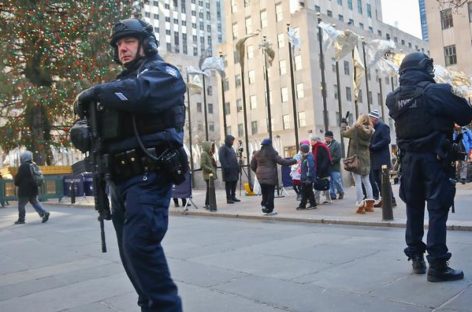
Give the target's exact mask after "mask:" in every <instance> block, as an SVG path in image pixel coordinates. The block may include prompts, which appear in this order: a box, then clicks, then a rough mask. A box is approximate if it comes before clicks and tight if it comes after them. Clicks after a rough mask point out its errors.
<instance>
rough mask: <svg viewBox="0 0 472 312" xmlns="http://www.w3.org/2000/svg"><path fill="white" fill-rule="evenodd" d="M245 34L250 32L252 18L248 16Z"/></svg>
mask: <svg viewBox="0 0 472 312" xmlns="http://www.w3.org/2000/svg"><path fill="white" fill-rule="evenodd" d="M245 25H246V34H251V33H252V19H251V18H250V17H246V22H245Z"/></svg>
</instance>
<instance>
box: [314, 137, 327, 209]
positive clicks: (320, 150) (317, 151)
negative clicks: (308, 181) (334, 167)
mask: <svg viewBox="0 0 472 312" xmlns="http://www.w3.org/2000/svg"><path fill="white" fill-rule="evenodd" d="M310 139H311V152H312V153H313V158H314V159H315V167H316V179H321V180H326V182H327V183H325V184H326V185H327V186H328V189H327V190H324V191H323V193H324V195H325V197H326V199H325V201H324V202H323V203H328V202H329V199H330V195H329V168H330V166H331V161H332V159H331V153H330V152H329V147H328V146H327V145H326V144H325V143H323V141H321V138H320V137H319V136H317V135H312V136H311V137H310ZM315 184H316V183H315ZM320 193H321V191H319V190H316V187H315V199H316V202H317V203H318V204H319V203H320V200H321V198H320V197H321V196H320Z"/></svg>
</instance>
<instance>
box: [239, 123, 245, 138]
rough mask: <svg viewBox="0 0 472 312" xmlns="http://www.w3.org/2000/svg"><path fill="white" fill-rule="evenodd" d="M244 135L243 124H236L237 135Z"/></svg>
mask: <svg viewBox="0 0 472 312" xmlns="http://www.w3.org/2000/svg"><path fill="white" fill-rule="evenodd" d="M243 136H244V128H243V124H241V123H240V124H238V137H240V138H242V137H243Z"/></svg>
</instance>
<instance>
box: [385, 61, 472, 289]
mask: <svg viewBox="0 0 472 312" xmlns="http://www.w3.org/2000/svg"><path fill="white" fill-rule="evenodd" d="M399 74H400V86H399V87H398V88H397V89H396V90H395V91H394V92H392V93H390V94H389V95H388V96H387V106H388V108H389V110H390V112H389V114H390V116H391V117H392V118H393V119H394V120H395V128H396V135H397V141H398V142H397V143H398V146H399V147H400V150H401V155H402V156H401V167H402V176H401V182H400V183H401V184H400V197H401V199H402V200H403V201H404V202H405V203H406V212H407V225H406V235H405V238H406V244H407V248H406V249H405V254H406V255H407V256H408V259H409V260H410V259H411V260H412V261H413V262H412V264H413V271H414V273H416V274H424V273H426V263H425V261H424V257H423V254H424V253H425V251H427V252H428V255H427V260H428V262H429V269H428V274H427V279H428V281H430V282H442V281H453V280H459V279H463V278H464V273H463V272H462V271H460V270H454V269H452V268H450V267H449V265H448V262H447V261H448V260H449V259H450V258H451V253H450V252H449V251H448V248H447V246H446V221H447V217H448V213H449V208H450V207H451V206H452V204H453V201H454V196H455V185H454V183H455V181H454V180H453V176H454V172H452V171H453V167H452V166H451V164H452V162H453V161H454V160H455V159H454V156H455V155H454V151H453V148H452V144H451V138H452V132H453V127H454V123H457V124H459V125H461V126H462V125H466V124H468V123H470V122H471V120H472V107H471V106H470V105H469V104H468V102H467V101H466V100H465V99H464V98H462V97H459V96H457V95H455V94H454V93H453V91H452V87H451V86H450V85H448V84H439V83H435V81H434V79H433V78H434V67H433V60H432V59H431V58H429V57H428V56H427V55H425V54H424V53H420V52H415V53H411V54H408V55H407V56H406V57H405V58H404V59H403V61H402V63H401V65H400V69H399ZM425 201H426V202H427V208H428V214H429V229H428V237H427V243H426V244H424V243H423V241H422V238H423V221H424V210H425Z"/></svg>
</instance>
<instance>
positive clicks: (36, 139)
mask: <svg viewBox="0 0 472 312" xmlns="http://www.w3.org/2000/svg"><path fill="white" fill-rule="evenodd" d="M130 14H131V3H130V1H114V0H105V1H92V0H82V1H75V0H71V1H48V0H39V1H38V0H16V1H15V0H2V1H1V2H0V30H1V31H0V60H1V61H0V136H1V138H2V141H1V143H0V144H1V148H2V150H3V151H4V152H8V151H9V150H11V149H14V148H15V147H17V146H26V148H28V149H29V150H31V151H32V152H33V154H34V158H35V161H36V162H38V163H39V164H45V163H50V161H51V159H50V155H51V152H50V148H51V146H68V145H69V139H68V130H69V127H70V126H71V125H72V123H73V121H74V118H75V117H74V114H73V102H74V99H75V96H76V95H77V94H78V93H79V92H80V91H81V90H83V89H86V88H88V87H90V86H92V85H94V84H96V83H99V82H102V81H105V80H109V79H112V77H114V76H115V75H116V73H117V71H118V70H119V68H118V67H117V66H115V65H113V64H112V56H111V48H110V46H109V43H108V41H109V40H108V38H109V35H110V30H111V28H112V27H113V25H114V24H115V23H116V22H117V21H118V20H120V19H123V18H128V17H130Z"/></svg>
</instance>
